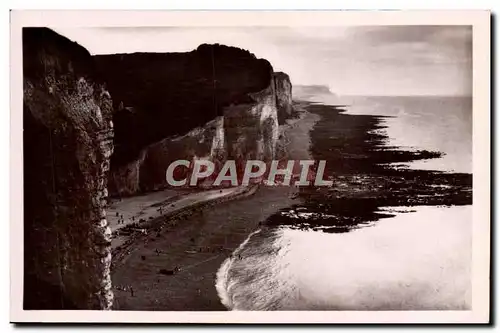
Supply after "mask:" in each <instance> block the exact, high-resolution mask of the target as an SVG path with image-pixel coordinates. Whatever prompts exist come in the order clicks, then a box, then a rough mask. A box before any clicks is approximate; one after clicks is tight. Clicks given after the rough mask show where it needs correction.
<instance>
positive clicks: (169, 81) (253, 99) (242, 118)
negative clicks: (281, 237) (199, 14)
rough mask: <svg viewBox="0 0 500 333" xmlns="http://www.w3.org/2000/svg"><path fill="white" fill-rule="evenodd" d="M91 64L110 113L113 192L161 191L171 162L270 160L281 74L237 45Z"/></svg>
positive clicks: (287, 108) (282, 95) (282, 101)
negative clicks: (108, 101) (108, 99)
mask: <svg viewBox="0 0 500 333" xmlns="http://www.w3.org/2000/svg"><path fill="white" fill-rule="evenodd" d="M94 59H95V60H96V63H97V65H98V68H99V71H100V74H101V75H102V76H103V77H105V79H106V83H107V85H108V88H109V91H110V93H111V95H112V96H113V101H114V108H115V114H114V115H113V123H114V127H115V152H114V154H113V156H112V161H111V174H110V187H109V190H110V194H112V195H120V196H122V195H134V194H137V193H140V192H147V191H151V190H156V189H159V188H163V187H166V186H168V184H166V179H165V171H166V169H167V167H168V165H169V164H170V163H171V162H172V161H174V160H177V159H186V160H193V159H197V158H210V159H212V160H214V161H216V162H223V161H224V160H225V159H227V158H232V159H236V160H241V161H245V160H247V159H264V160H266V159H272V157H273V154H274V145H275V143H276V140H277V133H278V118H280V119H281V120H280V122H281V123H283V122H284V120H283V119H285V118H286V117H287V115H289V114H290V113H291V103H292V102H291V83H290V80H289V78H288V76H287V75H286V74H284V73H273V68H272V66H271V64H270V63H269V62H268V61H267V60H265V59H258V58H256V57H255V55H253V54H252V53H250V52H248V51H246V50H243V49H239V48H236V47H229V46H225V45H219V44H213V45H211V44H202V45H200V46H199V47H198V48H197V49H196V50H193V51H191V52H185V53H133V54H116V55H97V56H94ZM219 164H220V163H219Z"/></svg>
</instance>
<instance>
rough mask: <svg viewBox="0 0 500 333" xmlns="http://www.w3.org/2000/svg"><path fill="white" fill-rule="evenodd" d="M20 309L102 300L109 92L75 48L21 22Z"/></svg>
mask: <svg viewBox="0 0 500 333" xmlns="http://www.w3.org/2000/svg"><path fill="white" fill-rule="evenodd" d="M23 72H24V82H23V89H24V101H23V102H24V103H23V118H24V120H23V121H24V123H23V127H24V128H23V129H24V131H23V139H24V151H23V153H24V308H25V309H108V308H110V306H111V303H112V292H111V280H110V272H109V268H110V258H111V254H110V251H109V242H110V231H109V228H108V227H107V221H106V214H105V210H104V208H105V204H106V197H107V177H108V175H107V173H108V170H109V157H110V155H111V153H112V151H113V142H112V137H113V131H112V119H111V117H112V101H111V98H110V95H109V93H108V92H107V91H106V89H105V86H104V85H103V84H102V83H101V82H102V81H101V80H99V78H98V77H97V75H96V74H95V68H94V63H93V60H92V57H91V56H90V54H89V53H88V52H87V50H85V49H84V48H83V47H81V46H79V45H78V44H76V43H73V42H71V41H70V40H68V39H66V38H64V37H62V36H60V35H58V34H56V33H55V32H53V31H52V30H49V29H46V28H24V29H23Z"/></svg>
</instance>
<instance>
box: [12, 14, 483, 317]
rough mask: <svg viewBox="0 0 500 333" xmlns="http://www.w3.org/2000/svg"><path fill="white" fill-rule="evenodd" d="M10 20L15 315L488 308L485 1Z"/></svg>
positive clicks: (471, 312)
mask: <svg viewBox="0 0 500 333" xmlns="http://www.w3.org/2000/svg"><path fill="white" fill-rule="evenodd" d="M112 13H113V12H107V13H106V15H108V16H110V15H112ZM22 14H23V12H22V11H20V12H17V13H15V12H14V13H12V15H13V18H17V19H18V20H17V21H16V20H13V23H12V24H15V23H16V22H17V23H19V24H17V25H16V26H15V28H13V30H12V36H16V38H17V39H16V40H12V41H11V43H13V44H16V45H17V46H18V50H17V53H16V55H18V56H15V57H12V58H11V61H16V62H17V67H13V68H12V75H13V79H12V82H13V88H12V89H14V88H17V89H18V91H19V93H18V94H17V95H15V96H14V95H13V96H14V97H19V99H17V101H18V102H17V104H15V105H17V106H18V108H16V109H12V110H11V114H12V117H14V114H17V115H18V116H16V117H17V119H18V120H19V121H18V124H19V128H12V130H13V131H14V130H15V131H16V132H17V133H18V140H17V139H16V140H14V143H15V142H17V143H18V146H17V147H18V148H19V149H18V150H16V154H19V159H18V160H19V161H20V163H21V164H19V165H18V167H17V173H19V177H18V178H17V179H20V180H21V182H22V183H19V186H18V187H19V189H18V190H19V191H20V194H19V196H17V197H19V198H20V202H19V214H18V215H17V216H19V217H20V220H18V221H16V223H17V227H16V229H15V234H14V235H15V236H16V240H17V242H16V245H14V246H16V249H14V250H13V253H12V254H11V258H13V259H12V265H16V267H17V266H19V269H17V268H16V269H15V272H14V273H13V274H16V277H17V278H15V279H13V282H12V283H15V287H16V288H17V291H18V293H16V294H11V297H13V298H16V300H15V301H14V302H13V303H11V304H14V303H15V304H16V307H17V306H19V308H18V309H17V310H18V311H19V315H17V316H16V318H18V319H19V321H26V320H28V321H29V319H24V318H29V316H28V315H26V313H31V314H33V315H34V316H36V313H37V311H42V310H43V312H45V313H51V314H53V315H54V316H57V315H58V313H61V312H60V310H74V311H72V312H71V313H72V314H74V315H75V316H78V314H79V313H83V312H86V311H85V310H100V312H98V313H99V314H97V315H96V316H99V317H93V315H92V314H87V315H86V317H85V318H87V319H85V320H86V321H97V319H93V318H99V320H100V321H102V320H105V319H103V318H104V316H107V315H109V316H112V317H110V318H113V319H111V320H112V321H115V322H116V321H118V322H120V321H124V322H127V321H133V322H145V321H155V322H162V321H165V322H172V321H175V322H177V321H179V322H182V321H189V322H192V321H193V320H194V321H200V320H201V321H204V320H205V319H206V318H209V317H210V316H212V315H213V316H216V317H213V318H212V319H206V320H207V321H210V322H214V321H215V322H259V317H258V316H257V315H256V316H252V317H249V318H248V319H244V318H245V317H244V316H245V314H248V313H250V312H252V313H255V314H257V313H259V314H260V313H262V315H263V316H266V314H269V313H275V314H276V316H277V317H262V318H266V319H265V322H270V321H274V320H276V321H277V322H281V323H286V322H301V321H304V322H307V321H317V320H318V321H320V322H332V323H333V322H342V321H347V322H351V321H352V322H358V320H356V319H353V318H354V317H353V316H355V315H359V316H364V315H367V316H368V315H373V316H377V313H380V315H383V314H384V313H385V314H389V313H390V314H392V315H393V316H394V317H395V318H398V316H401V314H402V313H403V312H408V313H412V314H414V315H415V316H417V317H415V318H420V319H407V320H413V321H414V322H423V323H425V322H428V321H427V320H426V319H425V318H426V317H425V315H426V314H428V315H429V316H430V317H429V318H431V317H432V316H433V315H437V316H439V315H440V314H443V315H444V316H446V315H447V314H449V315H450V316H451V317H450V318H451V319H449V320H451V321H458V322H462V321H463V322H478V321H479V322H487V321H488V316H489V315H488V307H489V299H488V293H489V240H490V235H489V224H490V220H489V210H490V207H489V195H490V194H489V189H490V184H489V178H488V176H489V163H490V162H489V140H490V136H489V135H490V134H489V133H490V129H489V120H488V119H489V115H490V109H489V67H488V66H489V43H490V41H489V33H490V30H489V24H490V14H489V12H487V11H469V12H467V11H464V12H461V13H460V15H458V13H457V12H455V13H453V12H446V11H444V12H441V13H435V12H434V13H433V12H429V13H425V12H424V13H422V12H420V13H418V12H416V13H414V14H415V19H413V18H412V17H411V14H412V13H411V11H408V12H398V13H392V14H384V13H375V12H373V13H369V12H366V13H359V15H358V16H356V15H354V16H353V15H351V16H349V13H341V12H336V13H334V12H330V13H323V14H322V13H321V12H318V13H303V18H304V21H303V24H298V23H297V22H299V20H297V19H296V18H297V17H300V12H295V13H281V16H280V13H278V12H276V13H267V14H262V13H261V14H260V15H261V16H259V13H258V12H253V13H247V14H248V17H253V18H256V20H253V19H252V22H253V23H251V24H250V23H249V22H248V21H249V19H247V16H245V15H241V18H239V16H238V13H236V12H233V13H231V12H226V13H221V15H222V16H221V18H217V15H216V14H217V13H215V12H212V13H210V12H204V13H196V12H194V13H177V14H176V15H177V16H176V15H174V14H175V13H171V16H170V17H171V18H172V17H173V18H175V19H173V20H171V21H169V20H168V19H164V20H159V19H158V18H159V17H160V15H159V14H158V15H157V16H155V15H153V14H154V13H150V14H151V15H150V16H147V15H145V14H144V13H142V14H141V13H140V12H133V11H132V12H128V13H126V14H124V13H120V12H116V13H115V14H116V18H117V19H114V20H111V21H110V22H111V23H109V24H106V23H104V22H105V20H104V14H103V13H102V15H101V16H99V15H97V14H96V15H95V16H94V17H95V19H96V21H92V20H91V18H92V17H93V15H91V13H86V14H84V13H82V15H81V16H80V17H78V16H79V15H78V12H73V15H72V16H69V17H67V18H66V19H63V17H64V16H65V15H64V14H63V13H60V14H57V13H54V14H53V15H51V14H50V15H49V14H47V15H45V16H44V15H41V14H40V15H38V16H37V15H36V13H35V15H33V13H32V15H31V17H35V19H34V20H33V24H30V22H29V20H28V19H25V20H23V19H21V18H22V17H23V16H22ZM344 14H345V16H343V15H344ZM370 14H372V16H369V15H370ZM120 15H121V16H120ZM141 15H143V18H142V21H141V20H140V19H139V17H141ZM181 15H186V16H187V17H191V18H190V19H186V21H185V22H184V23H183V24H179V23H178V22H180V21H181V20H182V19H181ZM196 15H199V16H196ZM273 15H275V17H276V20H278V19H282V20H283V22H282V23H281V24H277V23H273V21H272V20H273ZM328 15H330V18H329V16H328ZM71 17H73V18H74V19H75V21H74V22H73V23H74V24H73V23H71V22H70V21H71V19H69V18H71ZM148 17H150V19H148ZM200 17H204V18H206V19H204V20H201V19H199V20H198V19H197V18H200ZM259 17H261V18H262V20H260V19H259ZM291 17H293V18H294V19H293V20H292V19H291ZM51 18H59V19H60V20H61V21H57V20H53V21H50V20H51ZM118 18H120V22H121V24H116V23H117V22H118ZM126 18H131V19H130V20H127V19H126ZM210 18H212V19H211V20H209V19H210ZM289 18H290V19H289ZM372 18H373V19H372ZM43 20H45V24H40V22H42V23H43ZM224 20H226V21H224ZM335 20H337V21H335ZM333 21H334V22H335V23H332V22H333ZM58 22H60V23H58ZM75 22H76V23H75ZM141 22H142V24H141ZM189 22H193V23H192V24H190V23H189ZM238 22H239V23H238ZM276 22H277V21H276ZM294 22H295V23H294ZM304 22H305V23H304ZM322 22H323V23H322ZM405 22H407V23H405ZM485 59H486V61H485ZM478 63H479V64H480V65H479V67H476V66H478ZM14 68H16V69H17V70H15V69H14ZM15 75H16V77H17V79H16V78H15V77H14V76H15ZM481 75H482V76H481ZM14 86H15V87H14ZM21 108H22V109H21ZM481 140H483V141H481ZM477 147H479V148H477ZM11 153H13V152H11ZM11 223H14V221H11ZM11 235H12V234H11ZM11 237H12V236H11ZM12 242H13V240H12V239H11V243H12ZM16 253H17V254H20V255H21V256H19V257H14V255H15V254H16ZM12 288H14V287H12ZM11 311H12V309H11ZM291 311H293V312H291ZM93 313H95V312H93ZM139 313H140V314H144V313H146V314H144V317H140V316H139ZM165 313H167V314H168V317H166V314H165ZM176 313H179V314H180V313H184V315H185V316H186V315H189V314H193V315H196V313H202V314H203V316H204V317H195V319H193V320H188V319H185V318H186V317H182V318H184V319H178V318H181V317H177V316H176ZM284 313H287V314H288V316H289V319H288V320H287V319H286V318H284V317H283V315H284ZM320 313H323V314H324V315H323V316H324V317H322V319H318V315H319V314H320ZM398 313H400V315H398ZM118 314H120V316H117V315H118ZM149 314H151V315H156V317H155V319H151V318H152V317H147V316H148V315H149ZM162 314H164V316H163V317H162ZM226 314H227V315H226ZM330 314H331V316H330ZM343 314H345V315H346V316H347V317H344V318H348V319H343V317H342V316H343ZM24 315H26V316H27V317H23V316H24ZM232 315H235V316H239V317H238V318H239V319H236V317H232ZM307 316H312V317H307ZM127 317H128V319H127ZM51 318H53V317H51ZM132 318H135V319H132ZM141 318H144V319H141ZM196 318H205V319H196ZM273 318H274V319H273ZM301 318H304V319H301ZM306 318H316V319H306ZM349 318H350V319H349ZM371 318H372V320H373V318H374V317H371ZM380 318H386V317H380ZM387 318H389V317H387ZM409 318H410V317H409ZM64 320H65V319H64V318H61V319H60V320H57V321H64ZM262 320H264V319H262ZM380 320H384V321H386V322H392V320H391V319H380ZM394 320H395V322H399V321H400V320H405V319H394ZM428 320H429V322H430V321H432V322H435V321H437V322H446V320H447V319H445V317H443V319H439V318H438V319H432V320H431V319H428ZM73 321H79V320H78V319H77V320H73ZM105 321H107V319H106V320H105ZM360 321H363V320H362V319H360Z"/></svg>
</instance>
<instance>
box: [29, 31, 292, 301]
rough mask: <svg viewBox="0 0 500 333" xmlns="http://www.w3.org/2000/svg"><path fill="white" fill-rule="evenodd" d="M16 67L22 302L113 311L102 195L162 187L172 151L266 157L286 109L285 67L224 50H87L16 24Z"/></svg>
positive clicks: (187, 155) (220, 157)
mask: <svg viewBox="0 0 500 333" xmlns="http://www.w3.org/2000/svg"><path fill="white" fill-rule="evenodd" d="M23 72H24V80H23V91H24V94H23V131H24V132H23V133H24V134H23V140H24V147H23V149H24V151H23V154H24V308H25V309H108V308H110V307H111V306H112V301H113V294H112V292H111V280H110V272H109V270H110V262H111V254H110V248H109V247H110V240H111V239H110V237H111V232H110V229H109V227H108V223H107V221H106V212H105V208H106V205H107V196H108V192H112V193H114V194H136V193H138V192H141V191H148V190H154V189H157V188H161V187H163V186H165V170H166V168H167V166H168V165H169V164H170V162H171V161H173V160H176V159H181V158H182V159H188V160H192V159H196V158H210V159H212V160H214V161H216V162H217V161H220V162H222V161H224V160H225V159H227V158H233V159H237V160H239V161H240V162H242V163H244V162H245V161H246V160H248V159H264V160H269V159H271V158H272V157H273V156H274V154H275V150H276V143H277V139H278V118H280V120H281V121H282V120H283V119H284V117H286V116H287V115H288V114H289V112H290V110H291V104H289V103H291V83H290V81H289V78H288V76H286V74H283V73H273V69H272V67H271V65H270V64H269V62H268V61H267V60H264V59H257V58H256V57H255V56H254V55H253V54H251V53H250V52H248V51H245V50H241V49H238V48H234V47H227V46H223V45H201V46H200V47H198V48H197V49H196V50H194V51H192V52H187V53H172V54H145V53H141V54H130V55H110V56H94V57H93V56H91V55H90V54H89V52H88V51H87V50H86V49H85V48H83V47H81V46H80V45H78V44H77V43H74V42H71V41H70V40H68V39H67V38H65V37H63V36H60V35H58V34H57V33H55V32H54V31H52V30H50V29H47V28H25V29H24V30H23ZM108 91H109V92H108ZM112 154H113V155H112ZM110 168H111V172H109V171H110ZM110 175H111V176H110ZM109 180H111V182H110V183H109V184H108V181H109Z"/></svg>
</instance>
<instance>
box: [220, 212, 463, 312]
mask: <svg viewBox="0 0 500 333" xmlns="http://www.w3.org/2000/svg"><path fill="white" fill-rule="evenodd" d="M471 221H472V208H471V206H459V207H451V208H437V207H419V208H417V209H416V212H411V213H401V214H397V215H396V217H394V218H388V219H382V220H380V221H378V222H375V223H374V224H373V225H371V226H369V227H364V228H360V229H357V230H353V231H351V232H348V233H338V234H330V233H323V232H318V231H304V230H293V229H290V228H287V227H281V228H278V229H268V230H266V229H263V230H261V231H258V232H256V233H254V234H252V235H251V236H250V237H249V238H248V239H247V240H246V241H245V243H243V244H242V245H241V246H240V248H238V249H237V250H236V251H235V252H234V253H233V255H232V257H231V258H229V259H227V260H226V261H225V262H224V264H223V265H222V266H221V268H220V270H219V272H218V274H217V284H216V288H217V291H218V294H219V296H220V299H221V301H222V303H223V304H224V305H225V306H226V307H227V308H228V309H232V310H467V309H470V308H471Z"/></svg>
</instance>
